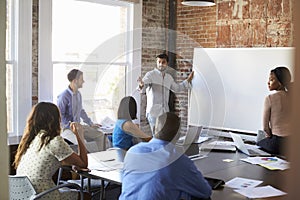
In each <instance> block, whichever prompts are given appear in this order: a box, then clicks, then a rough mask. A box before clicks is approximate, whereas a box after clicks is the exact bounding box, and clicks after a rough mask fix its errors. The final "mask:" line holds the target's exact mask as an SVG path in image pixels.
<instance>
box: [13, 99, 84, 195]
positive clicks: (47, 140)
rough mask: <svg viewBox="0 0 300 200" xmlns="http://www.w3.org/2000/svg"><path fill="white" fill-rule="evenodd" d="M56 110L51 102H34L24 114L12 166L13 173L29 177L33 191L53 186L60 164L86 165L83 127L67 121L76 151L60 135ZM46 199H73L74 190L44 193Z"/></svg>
mask: <svg viewBox="0 0 300 200" xmlns="http://www.w3.org/2000/svg"><path fill="white" fill-rule="evenodd" d="M60 120H61V118H60V112H59V109H58V107H57V106H56V105H55V104H53V103H48V102H40V103H38V104H36V105H35V106H34V107H33V109H32V111H31V113H30V114H29V116H28V119H27V124H26V128H25V131H24V134H23V137H22V139H21V142H20V144H19V147H18V150H17V153H16V156H15V160H14V167H15V168H16V170H17V175H24V176H27V177H28V178H29V180H30V181H31V183H32V184H33V187H34V189H35V190H36V191H37V193H40V192H43V191H45V190H47V189H50V188H52V187H55V183H54V182H53V180H52V176H53V175H54V174H55V172H56V171H57V170H58V169H59V167H60V166H61V165H62V164H64V165H76V166H78V167H80V168H87V165H88V158H87V150H86V148H85V146H84V144H83V142H82V141H81V139H80V134H81V135H82V134H83V128H82V126H81V125H80V124H79V123H71V124H70V128H71V130H72V132H73V133H74V134H75V136H76V138H77V140H78V152H79V153H78V154H77V153H75V152H74V151H73V150H72V149H71V147H70V146H69V145H68V144H67V143H66V142H65V141H64V139H63V138H62V137H61V136H60V132H61V126H60V122H61V121H60ZM45 198H46V199H77V198H79V195H78V192H77V191H74V190H73V191H72V190H67V191H66V190H60V191H57V190H55V191H53V192H51V193H49V194H48V195H46V197H45Z"/></svg>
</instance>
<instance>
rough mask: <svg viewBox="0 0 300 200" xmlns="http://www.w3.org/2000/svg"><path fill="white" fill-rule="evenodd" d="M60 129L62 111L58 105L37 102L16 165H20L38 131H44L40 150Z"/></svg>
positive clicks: (27, 124)
mask: <svg viewBox="0 0 300 200" xmlns="http://www.w3.org/2000/svg"><path fill="white" fill-rule="evenodd" d="M60 131H61V127H60V112H59V109H58V108H57V106H56V105H55V104H53V103H49V102H40V103H38V104H36V105H35V106H34V107H33V108H32V110H31V112H30V114H29V115H28V118H27V123H26V127H25V130H24V133H23V137H22V140H21V142H20V144H19V147H18V150H17V153H16V156H15V161H14V167H15V168H17V167H18V165H19V162H20V160H21V157H22V156H23V155H24V154H25V153H26V151H27V149H28V147H29V145H30V144H31V142H32V141H33V139H34V138H35V137H36V136H37V135H38V133H40V132H43V133H44V134H42V136H41V140H42V141H41V145H40V147H39V150H41V148H42V147H43V146H45V145H47V144H48V143H49V142H50V141H51V140H52V139H53V138H54V137H56V136H58V135H59V134H60Z"/></svg>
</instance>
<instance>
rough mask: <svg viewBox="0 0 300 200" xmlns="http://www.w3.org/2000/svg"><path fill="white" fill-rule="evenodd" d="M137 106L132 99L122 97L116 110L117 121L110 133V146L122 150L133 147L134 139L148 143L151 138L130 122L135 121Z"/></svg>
mask: <svg viewBox="0 0 300 200" xmlns="http://www.w3.org/2000/svg"><path fill="white" fill-rule="evenodd" d="M136 113H137V105H136V101H135V99H134V98H133V97H131V96H127V97H124V98H123V99H122V100H121V102H120V105H119V108H118V119H117V121H116V124H115V127H114V130H113V133H112V145H113V147H118V148H121V149H124V150H128V149H129V148H130V147H131V146H133V141H132V139H133V138H134V137H136V138H141V139H142V140H144V141H149V140H150V139H151V137H150V136H149V135H147V134H146V133H144V132H143V131H141V130H140V129H139V127H138V126H137V125H136V124H134V123H133V122H132V120H134V119H136Z"/></svg>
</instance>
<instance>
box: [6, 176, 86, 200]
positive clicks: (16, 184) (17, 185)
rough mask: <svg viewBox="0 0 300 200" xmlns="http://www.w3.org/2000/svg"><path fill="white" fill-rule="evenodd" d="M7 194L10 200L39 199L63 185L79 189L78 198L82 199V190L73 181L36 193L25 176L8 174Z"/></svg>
mask: <svg viewBox="0 0 300 200" xmlns="http://www.w3.org/2000/svg"><path fill="white" fill-rule="evenodd" d="M8 183H9V196H10V199H11V200H17V199H24V200H29V199H30V200H31V199H32V200H33V199H40V198H42V197H43V196H45V195H46V194H48V193H50V192H52V191H55V190H58V189H60V188H63V187H68V188H73V189H77V190H78V191H80V199H81V200H83V191H82V189H81V187H79V186H78V185H77V184H74V183H64V184H60V185H57V186H55V187H53V188H50V189H48V190H46V191H43V192H41V193H37V192H36V190H35V189H34V187H33V185H32V183H31V182H30V180H29V178H28V177H27V176H17V175H8Z"/></svg>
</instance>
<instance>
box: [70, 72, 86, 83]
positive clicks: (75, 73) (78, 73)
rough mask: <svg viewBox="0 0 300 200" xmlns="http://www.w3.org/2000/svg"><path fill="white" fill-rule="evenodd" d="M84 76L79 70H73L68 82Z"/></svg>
mask: <svg viewBox="0 0 300 200" xmlns="http://www.w3.org/2000/svg"><path fill="white" fill-rule="evenodd" d="M82 74H83V72H82V71H80V70H78V69H72V70H71V71H70V72H69V73H68V80H69V81H70V82H72V81H73V80H74V79H79V77H80V76H81V75H82Z"/></svg>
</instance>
